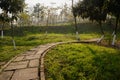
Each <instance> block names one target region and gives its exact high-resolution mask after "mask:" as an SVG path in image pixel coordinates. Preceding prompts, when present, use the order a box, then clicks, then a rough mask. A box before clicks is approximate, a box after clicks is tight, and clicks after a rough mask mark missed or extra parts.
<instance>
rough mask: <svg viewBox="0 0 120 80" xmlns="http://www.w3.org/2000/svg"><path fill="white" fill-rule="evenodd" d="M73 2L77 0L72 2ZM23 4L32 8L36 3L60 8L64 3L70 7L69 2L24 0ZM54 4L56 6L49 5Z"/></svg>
mask: <svg viewBox="0 0 120 80" xmlns="http://www.w3.org/2000/svg"><path fill="white" fill-rule="evenodd" d="M74 1H75V2H76V1H78V0H74ZM25 2H26V3H27V4H28V6H31V7H32V6H33V5H35V4H36V3H42V4H44V5H46V6H62V5H64V4H65V3H67V4H69V5H71V0H25ZM51 3H56V4H51Z"/></svg>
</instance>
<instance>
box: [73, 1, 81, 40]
mask: <svg viewBox="0 0 120 80" xmlns="http://www.w3.org/2000/svg"><path fill="white" fill-rule="evenodd" d="M73 3H74V0H72V13H73V17H74V22H75V31H76V39H77V40H80V38H79V35H78V34H79V33H78V27H77V19H76V17H77V14H76V9H75V7H74V4H73Z"/></svg>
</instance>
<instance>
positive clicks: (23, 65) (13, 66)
mask: <svg viewBox="0 0 120 80" xmlns="http://www.w3.org/2000/svg"><path fill="white" fill-rule="evenodd" d="M28 62H29V61H21V62H12V63H10V64H9V65H8V67H7V68H6V69H5V70H16V69H22V68H27V65H28Z"/></svg>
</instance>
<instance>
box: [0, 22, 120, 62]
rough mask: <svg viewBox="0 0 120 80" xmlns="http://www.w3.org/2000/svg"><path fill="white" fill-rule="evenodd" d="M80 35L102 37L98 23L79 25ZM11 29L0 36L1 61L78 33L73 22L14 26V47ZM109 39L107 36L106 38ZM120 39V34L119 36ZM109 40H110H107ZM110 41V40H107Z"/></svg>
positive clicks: (68, 38)
mask: <svg viewBox="0 0 120 80" xmlns="http://www.w3.org/2000/svg"><path fill="white" fill-rule="evenodd" d="M104 28H105V30H106V33H107V35H109V36H111V32H112V31H109V30H108V28H109V26H107V25H104ZM78 29H79V33H80V34H79V37H80V39H81V40H86V39H93V38H99V37H100V30H99V28H98V27H97V24H93V23H90V22H88V23H81V24H79V25H78ZM10 33H11V31H10V29H9V28H7V27H6V28H5V29H4V38H3V39H1V38H0V63H1V62H7V61H9V60H10V59H11V58H12V57H14V56H16V55H18V54H20V53H23V52H25V51H27V50H29V49H31V48H33V47H36V46H38V45H41V44H46V43H53V42H65V41H75V40H76V35H75V31H74V27H73V25H71V24H66V25H63V24H62V25H59V26H48V27H46V26H25V27H24V26H22V27H15V28H14V35H15V41H16V46H17V49H16V50H14V49H13V45H12V39H11V34H10ZM107 39H109V37H106V39H105V40H107ZM118 40H120V36H119V37H118ZM107 41H108V40H107ZM107 43H108V42H107Z"/></svg>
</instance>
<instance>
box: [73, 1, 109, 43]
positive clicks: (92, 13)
mask: <svg viewBox="0 0 120 80" xmlns="http://www.w3.org/2000/svg"><path fill="white" fill-rule="evenodd" d="M75 11H76V12H75V13H77V15H79V16H81V17H82V18H89V19H90V20H91V21H94V20H95V21H97V22H98V23H99V25H100V29H101V33H102V35H103V36H102V37H101V38H100V40H98V43H99V42H100V41H101V40H102V39H103V37H104V30H103V28H102V22H103V21H105V20H106V16H107V8H106V6H105V0H83V1H80V2H79V3H78V5H77V6H76V7H75Z"/></svg>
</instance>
